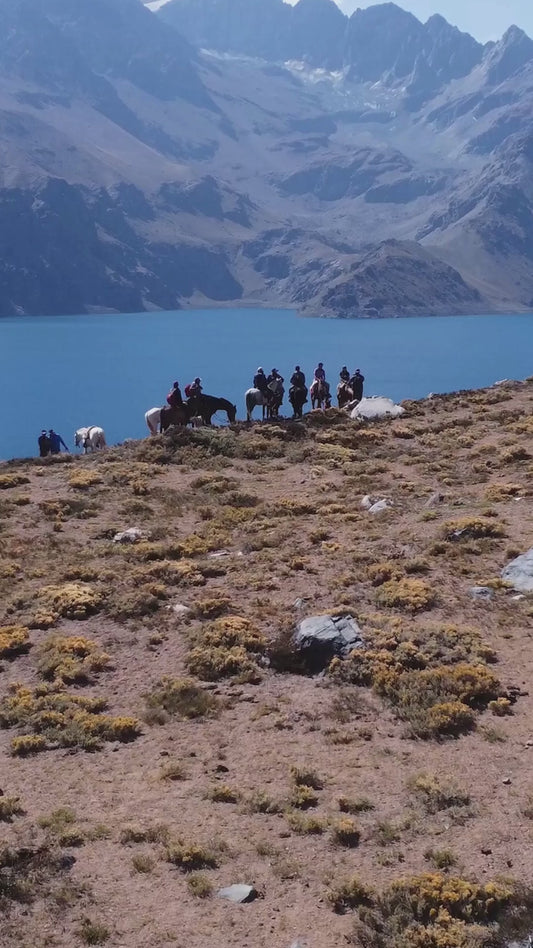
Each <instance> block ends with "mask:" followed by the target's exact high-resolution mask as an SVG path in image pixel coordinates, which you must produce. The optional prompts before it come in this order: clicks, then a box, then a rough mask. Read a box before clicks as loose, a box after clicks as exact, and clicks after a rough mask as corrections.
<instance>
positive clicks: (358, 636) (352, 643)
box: [293, 615, 365, 672]
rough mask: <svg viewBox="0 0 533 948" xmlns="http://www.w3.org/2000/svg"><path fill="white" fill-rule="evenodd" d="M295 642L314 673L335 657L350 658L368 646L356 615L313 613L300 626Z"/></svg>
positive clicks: (306, 663)
mask: <svg viewBox="0 0 533 948" xmlns="http://www.w3.org/2000/svg"><path fill="white" fill-rule="evenodd" d="M293 644H294V647H295V649H296V651H297V652H299V653H300V654H301V656H302V658H303V659H304V662H305V665H306V667H307V668H308V670H309V671H311V672H319V671H322V670H323V669H324V668H326V666H327V665H329V663H330V661H331V660H332V658H347V657H348V655H349V654H350V652H352V651H353V650H354V649H356V648H364V646H365V642H364V639H363V633H362V632H361V629H360V628H359V626H358V624H357V622H356V621H355V619H353V618H352V616H328V615H326V616H312V617H311V618H309V619H303V620H302V621H301V622H300V623H299V624H298V626H297V628H296V632H295V634H294V639H293Z"/></svg>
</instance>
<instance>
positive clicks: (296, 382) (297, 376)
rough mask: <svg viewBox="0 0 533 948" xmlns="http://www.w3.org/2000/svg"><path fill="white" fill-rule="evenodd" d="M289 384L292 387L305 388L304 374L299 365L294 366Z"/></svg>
mask: <svg viewBox="0 0 533 948" xmlns="http://www.w3.org/2000/svg"><path fill="white" fill-rule="evenodd" d="M291 385H292V387H293V388H305V375H304V373H303V372H302V370H301V368H300V366H299V365H297V366H296V367H295V369H294V372H293V373H292V375H291Z"/></svg>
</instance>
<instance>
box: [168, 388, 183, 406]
mask: <svg viewBox="0 0 533 948" xmlns="http://www.w3.org/2000/svg"><path fill="white" fill-rule="evenodd" d="M167 402H168V404H169V405H170V407H171V408H181V406H182V405H183V398H182V397H181V389H180V383H179V382H174V385H173V386H172V388H171V390H170V392H169V393H168V395H167Z"/></svg>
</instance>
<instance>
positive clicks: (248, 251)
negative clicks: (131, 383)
mask: <svg viewBox="0 0 533 948" xmlns="http://www.w3.org/2000/svg"><path fill="white" fill-rule="evenodd" d="M194 7H195V10H196V17H195V20H194V35H192V34H191V30H192V29H193V27H192V26H191V23H192V21H191V20H190V12H191V10H192V0H170V2H169V3H167V4H165V5H164V6H162V7H161V8H160V10H159V11H157V13H153V12H150V10H149V9H146V8H143V5H142V4H141V3H139V2H138V0H106V2H105V3H104V2H103V0H96V2H95V3H94V4H92V5H91V6H90V8H89V7H87V5H86V4H83V3H82V2H81V0H69V2H68V3H67V0H50V3H49V4H48V5H47V7H46V15H45V13H44V12H43V7H42V5H41V4H39V3H38V2H37V0H14V2H12V3H7V0H0V25H1V26H2V27H3V30H2V34H1V37H0V74H1V75H2V76H3V77H4V83H3V89H2V91H1V92H0V128H1V129H2V132H3V159H4V160H3V162H2V165H0V206H1V207H2V209H3V213H4V221H5V228H4V235H3V255H2V259H1V261H0V272H1V273H2V288H1V289H0V313H4V314H5V313H7V314H9V313H19V312H20V313H24V312H37V313H38V312H43V313H49V312H74V311H92V310H97V311H101V310H104V311H105V310H116V309H118V310H123V311H131V310H132V309H140V310H142V309H153V308H170V309H177V308H179V307H180V306H183V305H186V306H188V305H209V304H210V303H211V302H215V303H217V304H221V303H224V304H231V303H232V302H233V303H238V302H239V301H245V302H246V303H248V304H250V305H262V304H266V305H284V306H289V307H290V306H294V305H297V306H301V307H302V308H303V309H304V311H307V312H311V313H315V314H316V313H326V314H327V315H342V316H348V315H353V316H375V315H385V314H387V315H395V314H397V313H405V312H409V313H413V314H419V313H420V314H422V313H428V314H430V313H432V312H438V313H442V312H448V313H454V312H456V313H465V312H517V311H518V312H520V311H524V310H527V309H529V308H530V307H531V305H532V301H533V277H532V276H531V275H530V271H531V269H532V268H531V256H532V251H531V246H530V239H531V234H530V228H529V223H528V213H529V211H528V209H529V207H530V201H531V191H532V190H533V189H532V168H531V163H530V161H529V159H528V155H529V147H530V141H531V137H530V136H532V135H533V119H532V118H531V108H530V103H531V99H532V97H533V42H532V41H531V40H530V39H529V38H528V37H527V36H526V34H524V33H523V31H521V30H519V29H518V28H510V29H509V30H508V31H507V33H506V34H505V36H504V37H503V38H502V40H501V41H500V42H499V43H492V44H487V45H485V46H482V45H481V44H478V43H477V42H476V41H475V40H474V39H472V37H469V36H468V35H467V34H462V33H460V32H459V31H458V30H457V29H456V28H454V27H451V26H450V25H449V24H448V23H447V22H446V21H445V20H444V18H442V17H440V16H434V17H431V18H430V19H429V20H428V21H427V23H426V24H422V23H420V21H418V20H417V19H416V18H415V17H413V16H412V15H411V14H407V13H405V11H402V10H401V9H400V8H399V7H397V6H396V5H394V4H384V5H380V6H374V7H371V8H368V9H367V10H363V11H357V12H356V13H355V14H353V15H352V17H350V18H348V17H345V16H344V14H343V13H342V12H341V11H340V10H339V9H338V8H337V7H336V5H335V4H333V2H332V0H300V3H298V4H297V5H296V6H295V7H291V6H288V5H287V4H285V3H283V2H282V0H268V3H267V4H264V3H258V2H256V0H253V2H249V0H247V3H246V4H243V3H242V2H240V0H202V3H201V4H198V3H197V0H195V2H194ZM213 10H216V11H218V13H217V16H218V17H219V20H220V17H221V16H222V15H223V13H224V11H226V13H228V12H229V14H230V15H229V16H227V17H226V20H225V29H224V30H219V31H218V32H217V23H218V22H219V21H218V20H217V19H216V17H215V18H213V16H212V13H213ZM176 11H178V13H179V17H180V18H181V21H182V26H183V27H184V29H183V34H184V35H181V34H180V33H179V31H177V30H176V29H175V27H173V26H171V25H170V19H172V18H175V17H176ZM221 11H222V13H221ZM266 15H271V16H272V22H271V23H270V27H269V29H267V28H266V26H264V24H265V16H266ZM187 17H189V20H188V19H187ZM276 17H280V18H284V19H283V22H285V23H286V24H288V25H289V26H290V25H291V24H292V27H291V29H287V30H286V31H285V32H283V33H282V32H281V31H280V30H279V29H278V28H277V26H276V23H278V20H276ZM287 18H289V19H287ZM279 22H281V21H279ZM188 24H189V25H188ZM339 30H342V38H341V39H342V42H340V43H338V44H337V46H335V44H334V43H333V42H332V36H334V35H337V34H336V32H335V31H339ZM209 31H211V33H209ZM398 31H399V33H398ZM200 34H202V36H203V35H205V36H207V35H208V34H209V35H211V36H214V37H215V38H216V39H217V42H218V48H216V49H213V48H212V49H211V50H210V51H205V50H203V49H202V46H204V45H205V44H204V43H203V42H200V38H201V37H200ZM339 35H340V34H339ZM398 35H399V36H400V39H399V40H398ZM43 37H44V38H45V40H44V42H43ZM347 40H349V42H347ZM230 41H231V42H230ZM228 44H230V45H233V46H235V47H238V46H239V45H240V47H241V49H240V50H237V51H235V49H229V48H228ZM250 44H252V45H253V44H256V46H258V48H256V49H255V54H254V55H252V52H253V50H252V46H251V45H250ZM326 46H327V48H328V50H329V52H328V57H329V59H328V61H327V67H328V68H326V66H324V65H317V64H319V63H323V62H324V48H325V47H326ZM369 49H374V50H375V52H374V53H373V56H370V57H369V55H368V50H369ZM261 52H262V55H259V53H261ZM265 57H266V58H265ZM268 57H269V58H268ZM306 57H307V58H306ZM339 57H342V59H341V58H339ZM341 64H342V65H341ZM466 70H468V71H466ZM75 208H78V211H75V210H74V209H75ZM72 247H77V248H78V250H77V257H78V259H72V255H71V248H72ZM384 247H385V248H387V247H388V252H384V251H383V248H384ZM380 248H382V249H381V250H380ZM391 248H395V250H394V252H392V251H391ZM373 253H375V254H376V255H377V259H381V260H386V261H388V263H387V264H386V265H387V266H389V265H390V269H391V273H393V274H394V273H396V277H395V279H394V280H393V283H392V285H390V286H389V284H388V282H387V281H385V283H384V284H382V285H381V290H380V291H379V292H378V290H379V284H380V281H379V280H378V283H377V286H374V285H373V280H374V281H375V277H373V276H372V274H373V272H374V271H373V267H372V265H371V266H370V267H369V266H368V265H367V263H368V259H369V258H368V255H369V254H370V255H371V256H372V254H373ZM400 260H401V266H399V261H400ZM80 261H82V262H80ZM382 265H383V266H385V264H384V263H383V264H382ZM28 271H31V273H32V279H31V281H30V282H29V284H27V283H26V281H25V274H26V273H27V272H28ZM407 271H409V272H407ZM452 275H453V279H451V277H452ZM361 280H365V281H366V286H364V287H362V286H361ZM417 280H418V281H419V283H418V290H417V291H416V292H414V287H415V285H416V282H417ZM355 283H357V285H358V292H357V293H356V292H355ZM437 284H438V289H436V287H437ZM343 285H344V288H342V287H343ZM443 287H444V288H447V289H445V290H444V292H443V293H441V292H440V290H441V289H442V288H443ZM446 294H448V296H447V301H446ZM355 300H360V301H362V302H361V303H360V304H359V303H358V304H356V303H355V302H354V301H355ZM376 300H378V301H380V300H381V301H382V302H381V305H375V304H376ZM350 301H351V302H350Z"/></svg>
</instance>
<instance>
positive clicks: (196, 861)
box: [166, 841, 218, 872]
mask: <svg viewBox="0 0 533 948" xmlns="http://www.w3.org/2000/svg"><path fill="white" fill-rule="evenodd" d="M166 858H167V861H168V862H170V863H172V865H173V866H176V867H177V868H178V869H181V871H182V872H194V871H195V870H196V869H216V868H217V866H218V860H217V858H216V856H215V854H214V853H213V852H210V851H209V850H208V849H205V848H203V847H202V846H198V845H197V844H196V843H184V842H181V841H180V842H175V843H171V844H170V845H169V846H168V847H167V850H166Z"/></svg>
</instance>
